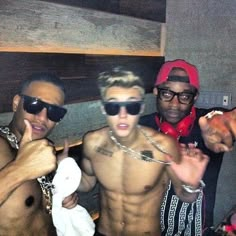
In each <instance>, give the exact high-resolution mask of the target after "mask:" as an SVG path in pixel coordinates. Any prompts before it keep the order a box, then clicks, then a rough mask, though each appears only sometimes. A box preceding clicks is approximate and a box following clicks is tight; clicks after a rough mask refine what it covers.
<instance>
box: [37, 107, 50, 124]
mask: <svg viewBox="0 0 236 236" xmlns="http://www.w3.org/2000/svg"><path fill="white" fill-rule="evenodd" d="M36 116H37V118H38V119H39V120H41V121H45V120H47V119H48V116H47V108H45V107H44V108H43V110H42V111H40V112H39V113H38V114H37V115H36Z"/></svg>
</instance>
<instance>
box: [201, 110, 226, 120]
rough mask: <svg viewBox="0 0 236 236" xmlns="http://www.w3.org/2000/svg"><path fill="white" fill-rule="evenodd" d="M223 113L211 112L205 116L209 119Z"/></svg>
mask: <svg viewBox="0 0 236 236" xmlns="http://www.w3.org/2000/svg"><path fill="white" fill-rule="evenodd" d="M223 114H224V113H223V111H211V112H209V113H207V114H206V115H205V117H206V118H207V119H211V118H212V117H213V116H215V115H223Z"/></svg>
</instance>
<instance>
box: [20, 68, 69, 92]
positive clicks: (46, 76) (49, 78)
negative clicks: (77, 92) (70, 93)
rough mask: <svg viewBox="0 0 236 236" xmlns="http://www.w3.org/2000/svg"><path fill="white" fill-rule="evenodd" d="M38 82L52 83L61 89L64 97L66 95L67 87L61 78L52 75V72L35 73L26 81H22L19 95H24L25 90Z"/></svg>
mask: <svg viewBox="0 0 236 236" xmlns="http://www.w3.org/2000/svg"><path fill="white" fill-rule="evenodd" d="M38 81H42V82H48V83H51V84H53V85H55V86H57V87H58V88H60V89H61V91H62V92H63V93H64V95H66V91H65V86H64V83H63V81H62V80H61V79H60V77H59V76H57V75H56V74H54V73H50V72H37V73H33V74H31V75H30V76H28V77H27V78H26V80H23V81H22V83H21V85H20V91H19V94H22V93H24V91H25V89H26V88H28V87H29V85H30V84H31V83H33V82H38Z"/></svg>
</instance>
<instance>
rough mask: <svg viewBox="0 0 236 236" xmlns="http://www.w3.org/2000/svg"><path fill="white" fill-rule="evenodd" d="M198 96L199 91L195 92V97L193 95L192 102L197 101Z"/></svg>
mask: <svg viewBox="0 0 236 236" xmlns="http://www.w3.org/2000/svg"><path fill="white" fill-rule="evenodd" d="M198 96H199V93H196V95H195V97H194V99H193V103H195V102H196V101H197V99H198Z"/></svg>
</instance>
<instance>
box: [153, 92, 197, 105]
mask: <svg viewBox="0 0 236 236" xmlns="http://www.w3.org/2000/svg"><path fill="white" fill-rule="evenodd" d="M157 90H158V98H159V99H160V100H162V101H164V102H170V101H172V100H173V98H174V97H175V96H177V98H178V101H179V103H181V104H190V103H192V102H193V99H194V97H195V96H196V93H191V92H181V93H176V92H174V91H172V90H169V89H165V88H157Z"/></svg>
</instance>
